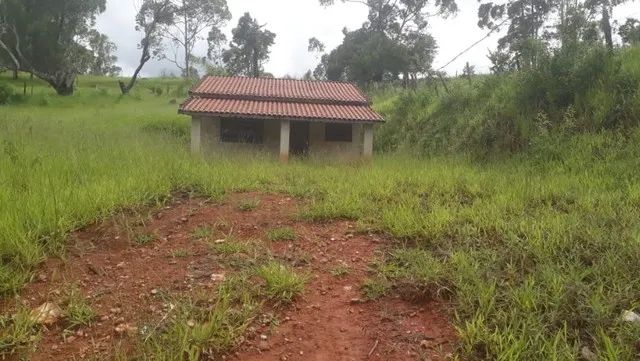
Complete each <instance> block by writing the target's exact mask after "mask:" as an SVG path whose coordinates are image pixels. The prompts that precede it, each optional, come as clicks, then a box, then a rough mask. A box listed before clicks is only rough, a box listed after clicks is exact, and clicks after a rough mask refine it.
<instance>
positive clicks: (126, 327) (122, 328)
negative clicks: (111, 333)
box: [114, 323, 138, 335]
mask: <svg viewBox="0 0 640 361" xmlns="http://www.w3.org/2000/svg"><path fill="white" fill-rule="evenodd" d="M114 330H115V331H116V333H117V334H119V335H123V334H133V333H135V332H137V331H138V328H137V327H135V326H131V325H130V324H128V323H121V324H119V325H118V326H116V328H115V329H114Z"/></svg>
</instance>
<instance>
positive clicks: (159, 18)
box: [119, 0, 175, 94]
mask: <svg viewBox="0 0 640 361" xmlns="http://www.w3.org/2000/svg"><path fill="white" fill-rule="evenodd" d="M174 11H175V7H174V5H173V3H172V2H171V0H144V2H143V3H142V5H141V6H140V10H138V14H137V15H136V31H140V32H142V34H143V37H142V40H140V43H139V44H138V48H139V49H140V52H141V53H140V60H139V61H138V67H137V68H136V70H135V71H134V72H133V76H132V77H131V79H130V80H129V83H127V84H125V83H124V82H123V81H120V82H119V84H120V90H121V91H122V94H127V93H129V91H131V89H133V87H134V86H135V84H136V81H137V79H138V75H140V71H142V68H143V67H144V65H145V64H146V63H147V62H148V61H149V60H151V59H152V58H153V57H156V58H161V57H163V50H164V48H163V46H162V33H163V32H164V31H165V30H166V28H167V27H168V26H170V25H172V24H173V14H174Z"/></svg>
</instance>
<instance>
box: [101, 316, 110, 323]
mask: <svg viewBox="0 0 640 361" xmlns="http://www.w3.org/2000/svg"><path fill="white" fill-rule="evenodd" d="M100 321H102V322H107V321H109V315H104V316H102V317H100Z"/></svg>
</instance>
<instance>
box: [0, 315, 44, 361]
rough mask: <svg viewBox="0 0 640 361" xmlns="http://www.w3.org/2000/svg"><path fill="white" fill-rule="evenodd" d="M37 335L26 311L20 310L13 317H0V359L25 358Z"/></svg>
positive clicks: (35, 327)
mask: <svg viewBox="0 0 640 361" xmlns="http://www.w3.org/2000/svg"><path fill="white" fill-rule="evenodd" d="M39 334H40V331H39V327H38V325H36V324H35V323H34V322H33V320H32V317H31V315H30V312H29V310H27V309H20V310H19V311H18V312H17V313H16V314H14V315H13V316H9V315H0V359H4V358H7V357H8V358H10V357H9V356H12V355H14V356H18V358H22V357H25V356H26V354H27V353H28V351H29V350H30V349H31V347H32V345H33V342H34V341H35V340H37V339H38V337H39ZM25 359H26V358H25Z"/></svg>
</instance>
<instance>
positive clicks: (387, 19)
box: [309, 0, 458, 83]
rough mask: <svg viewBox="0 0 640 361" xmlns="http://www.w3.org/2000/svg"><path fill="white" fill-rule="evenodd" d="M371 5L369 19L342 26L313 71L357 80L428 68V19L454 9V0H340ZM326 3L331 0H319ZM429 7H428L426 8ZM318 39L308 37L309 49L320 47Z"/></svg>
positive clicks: (431, 53)
mask: <svg viewBox="0 0 640 361" xmlns="http://www.w3.org/2000/svg"><path fill="white" fill-rule="evenodd" d="M342 2H349V3H359V4H362V5H365V6H366V7H367V8H368V9H369V14H368V17H367V21H366V22H365V23H364V24H363V25H362V27H361V28H360V29H357V30H355V31H348V30H346V29H345V30H344V31H343V33H344V40H343V42H342V44H341V45H340V46H338V47H337V48H336V49H334V50H332V51H331V52H329V53H328V54H325V55H324V56H323V57H322V59H321V62H320V64H319V65H318V67H317V68H316V70H315V71H314V76H315V77H316V78H326V79H330V80H348V81H355V82H358V83H367V82H371V81H382V80H391V79H398V78H399V77H400V75H402V76H403V78H404V79H405V80H408V79H415V78H417V77H418V76H419V75H421V74H422V75H423V74H429V73H430V72H431V64H432V62H433V59H434V57H435V53H436V49H437V46H436V42H435V40H434V39H433V37H432V36H431V35H430V34H429V33H428V32H427V19H428V18H429V17H430V16H434V15H438V16H443V17H447V16H449V15H451V14H453V13H455V12H456V11H457V9H458V8H457V5H456V2H455V1H453V0H444V1H436V2H435V3H434V4H431V3H430V2H429V1H428V0H399V1H392V0H366V1H365V0H362V1H358V0H342ZM320 3H321V4H322V5H325V6H330V5H333V4H334V3H335V1H334V0H320ZM430 11H431V12H430ZM319 45H321V43H320V42H319V41H318V40H317V39H316V38H312V39H310V40H309V51H318V50H320V51H321V50H323V48H320V47H319Z"/></svg>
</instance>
